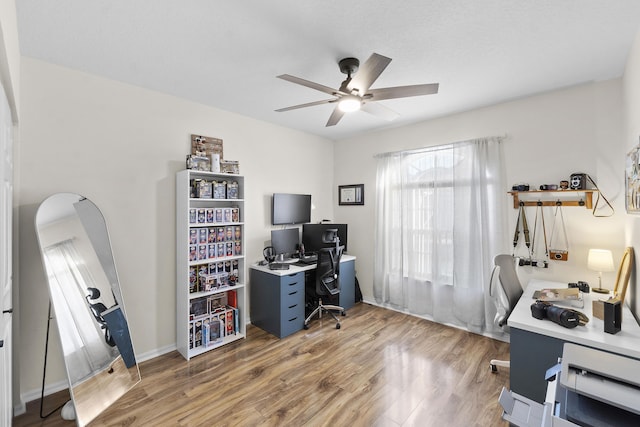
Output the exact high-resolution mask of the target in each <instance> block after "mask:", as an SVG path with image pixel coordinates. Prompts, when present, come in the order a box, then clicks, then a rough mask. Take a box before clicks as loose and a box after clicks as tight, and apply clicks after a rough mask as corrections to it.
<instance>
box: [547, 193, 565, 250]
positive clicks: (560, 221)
mask: <svg viewBox="0 0 640 427" xmlns="http://www.w3.org/2000/svg"><path fill="white" fill-rule="evenodd" d="M558 213H559V214H560V215H558ZM556 229H561V230H562V236H563V237H564V243H565V244H564V245H554V243H553V237H554V235H556V234H558V233H556ZM549 247H550V249H549V259H551V260H553V261H567V260H568V259H569V239H568V238H567V229H566V228H565V226H564V215H563V214H562V203H560V202H558V203H557V204H556V212H555V214H554V221H553V228H552V229H551V237H550V238H549ZM562 247H564V248H565V249H552V248H562Z"/></svg>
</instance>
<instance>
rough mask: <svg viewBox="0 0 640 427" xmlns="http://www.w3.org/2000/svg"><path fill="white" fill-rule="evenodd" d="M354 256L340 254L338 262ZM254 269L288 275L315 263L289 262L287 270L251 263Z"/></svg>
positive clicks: (352, 258)
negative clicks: (300, 263)
mask: <svg viewBox="0 0 640 427" xmlns="http://www.w3.org/2000/svg"><path fill="white" fill-rule="evenodd" d="M355 259H356V257H354V256H353V255H347V254H342V256H341V257H340V262H347V261H353V260H355ZM250 268H252V269H254V270H259V271H263V272H265V273H269V274H274V275H276V276H288V275H290V274H296V273H300V272H301V271H307V270H314V269H315V268H316V264H315V263H313V264H308V265H296V264H295V263H293V262H291V263H289V269H288V270H270V269H269V266H268V265H267V264H265V265H260V264H259V263H257V262H256V263H254V264H251V267H250Z"/></svg>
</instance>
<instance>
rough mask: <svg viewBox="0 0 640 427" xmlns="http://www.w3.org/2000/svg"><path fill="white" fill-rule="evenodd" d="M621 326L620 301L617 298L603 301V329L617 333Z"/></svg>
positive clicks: (609, 332) (610, 332)
mask: <svg viewBox="0 0 640 427" xmlns="http://www.w3.org/2000/svg"><path fill="white" fill-rule="evenodd" d="M621 326H622V303H621V302H620V301H619V300H614V301H604V331H605V332H606V333H608V334H617V333H618V332H620V328H621Z"/></svg>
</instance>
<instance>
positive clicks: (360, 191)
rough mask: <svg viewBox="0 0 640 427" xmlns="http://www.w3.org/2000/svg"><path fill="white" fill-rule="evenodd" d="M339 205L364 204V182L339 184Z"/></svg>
mask: <svg viewBox="0 0 640 427" xmlns="http://www.w3.org/2000/svg"><path fill="white" fill-rule="evenodd" d="M338 204H339V205H347V206H349V205H364V184H355V185H339V186H338Z"/></svg>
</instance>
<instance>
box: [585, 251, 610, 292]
mask: <svg viewBox="0 0 640 427" xmlns="http://www.w3.org/2000/svg"><path fill="white" fill-rule="evenodd" d="M587 267H588V268H589V270H593V271H597V272H598V287H597V288H591V290H592V291H594V292H599V293H601V294H608V293H609V289H605V288H603V287H602V273H603V272H608V271H614V266H613V255H612V254H611V251H610V250H608V249H589V256H588V258H587Z"/></svg>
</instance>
